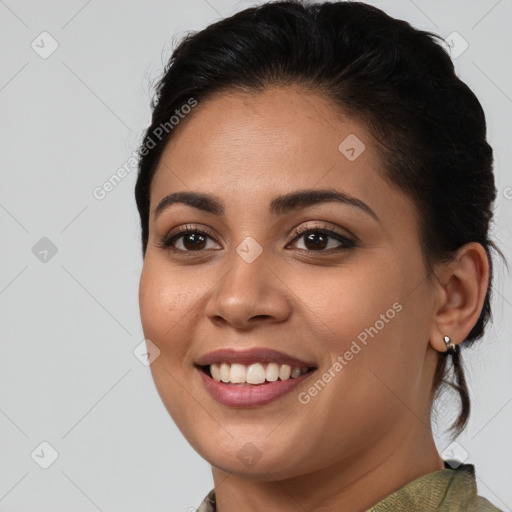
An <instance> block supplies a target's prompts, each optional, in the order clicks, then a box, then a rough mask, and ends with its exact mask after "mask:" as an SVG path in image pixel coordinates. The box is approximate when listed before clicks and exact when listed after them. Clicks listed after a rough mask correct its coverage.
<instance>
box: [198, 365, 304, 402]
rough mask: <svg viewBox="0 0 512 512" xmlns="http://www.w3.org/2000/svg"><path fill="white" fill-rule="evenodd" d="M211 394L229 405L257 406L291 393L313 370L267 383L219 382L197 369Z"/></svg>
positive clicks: (218, 400)
mask: <svg viewBox="0 0 512 512" xmlns="http://www.w3.org/2000/svg"><path fill="white" fill-rule="evenodd" d="M197 371H198V372H199V373H200V374H201V378H202V379H203V383H204V385H205V387H206V389H207V390H208V392H209V393H210V395H211V396H212V397H213V398H214V399H215V400H217V402H219V403H221V404H223V405H227V406H229V407H255V406H258V405H266V404H269V403H270V402H273V401H274V400H277V399H279V398H281V397H282V396H284V395H286V394H287V393H289V392H290V391H291V390H292V389H293V388H294V387H295V386H297V385H299V384H300V383H301V382H303V381H304V380H306V379H307V378H308V377H310V376H311V374H312V373H313V371H309V372H307V373H304V374H302V375H301V376H300V377H297V378H296V379H288V380H276V381H275V382H268V383H266V384H257V385H254V384H225V383H224V382H217V381H216V380H215V379H212V378H211V377H209V376H208V375H207V374H206V373H205V372H204V371H202V370H200V369H197Z"/></svg>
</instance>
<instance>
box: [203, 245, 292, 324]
mask: <svg viewBox="0 0 512 512" xmlns="http://www.w3.org/2000/svg"><path fill="white" fill-rule="evenodd" d="M276 270H277V269H276ZM287 290H288V288H287V285H286V284H285V283H284V282H283V281H282V280H281V279H280V278H279V277H278V276H277V274H276V272H275V270H274V269H272V268H271V267H270V263H269V261H268V259H267V258H266V257H265V256H264V253H263V254H262V255H260V256H259V257H258V258H257V259H256V260H255V261H253V262H251V263H248V262H247V261H245V260H244V259H243V258H241V257H240V256H239V255H238V254H237V253H234V254H233V256H232V258H230V261H229V263H228V268H227V270H226V271H225V273H224V274H223V277H222V278H221V279H220V280H219V281H218V282H217V284H216V285H215V287H214V288H213V289H212V290H211V294H210V297H209V300H208V302H207V304H206V310H205V313H206V315H207V317H208V318H209V319H210V320H211V321H212V322H213V323H214V324H216V325H218V326H221V325H223V324H224V325H231V326H232V327H234V328H236V329H242V330H250V329H252V328H254V327H255V326H256V325H259V324H261V323H265V324H269V323H280V322H283V321H285V320H286V319H287V318H288V317H289V316H290V311H291V301H290V299H289V294H287Z"/></svg>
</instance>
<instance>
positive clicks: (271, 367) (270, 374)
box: [265, 363, 279, 382]
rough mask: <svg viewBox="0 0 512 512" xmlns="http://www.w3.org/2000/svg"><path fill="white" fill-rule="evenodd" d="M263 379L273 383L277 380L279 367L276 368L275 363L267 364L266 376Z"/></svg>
mask: <svg viewBox="0 0 512 512" xmlns="http://www.w3.org/2000/svg"><path fill="white" fill-rule="evenodd" d="M265 378H266V379H267V380H268V381H269V382H275V381H276V380H277V379H278V378H279V366H277V363H268V364H267V375H266V377H265Z"/></svg>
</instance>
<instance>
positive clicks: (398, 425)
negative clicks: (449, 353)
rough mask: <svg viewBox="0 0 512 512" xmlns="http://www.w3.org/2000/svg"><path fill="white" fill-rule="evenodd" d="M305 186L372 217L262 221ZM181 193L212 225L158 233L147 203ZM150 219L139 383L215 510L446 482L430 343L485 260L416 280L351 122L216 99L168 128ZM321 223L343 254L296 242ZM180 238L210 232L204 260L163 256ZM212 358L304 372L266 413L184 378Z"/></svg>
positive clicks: (474, 297)
mask: <svg viewBox="0 0 512 512" xmlns="http://www.w3.org/2000/svg"><path fill="white" fill-rule="evenodd" d="M350 134H355V135H356V136H357V137H358V138H359V139H360V140H361V141H362V142H363V143H364V144H365V150H364V151H363V152H362V153H361V154H360V155H359V156H358V157H357V158H356V159H355V160H354V161H350V160H348V159H347V158H346V157H345V156H344V155H343V154H342V153H341V152H340V150H339V149H338V146H339V145H340V143H341V142H342V141H343V140H344V139H345V138H346V137H347V136H348V135H350ZM310 188H312V189H335V190H337V191H339V192H343V193H345V194H349V195H350V196H353V197H355V198H357V199H359V200H361V201H364V203H366V204H367V205H368V206H369V207H370V208H371V210H372V211H373V212H374V213H375V215H376V216H377V218H378V219H375V218H373V217H372V215H370V214H368V213H367V212H365V211H364V210H362V209H360V208H357V207H354V206H351V205H348V204H342V203H337V202H332V201H331V202H326V203H322V204H316V205H312V206H308V207H304V208H300V209H298V210H296V211H290V212H288V213H286V214H284V215H273V214H271V213H269V211H268V208H269V204H270V202H271V200H272V199H273V198H274V197H276V196H278V195H281V194H286V193H289V192H294V191H297V190H301V189H310ZM178 191H195V192H204V193H209V194H212V195H215V196H217V197H218V198H219V199H220V200H222V201H223V203H224V205H225V213H224V215H222V216H217V215H214V214H212V213H207V212H204V211H201V210H199V209H196V208H193V207H191V206H189V205H185V204H181V203H175V204H173V205H171V206H169V207H168V208H167V209H165V210H163V211H162V212H161V214H160V215H159V216H158V217H157V218H156V219H155V218H154V210H155V208H156V205H157V204H158V203H159V201H160V200H161V199H162V198H164V197H165V196H166V195H167V194H169V193H172V192H178ZM150 208H151V218H150V224H149V243H148V247H147V253H146V255H145V259H144V265H143V271H142V275H141V280H140V294H139V300H140V312H141V320H142V325H143V330H144V335H145V337H146V338H147V339H150V340H151V341H152V342H153V343H154V344H155V345H157V346H158V348H159V349H160V351H161V352H160V355H159V357H158V358H157V359H155V361H154V362H153V363H152V364H151V371H152V375H153V378H154V381H155V384H156V387H157V390H158V392H159V394H160V396H161V398H162V401H163V403H164V404H165V406H166V408H167V410H168V411H169V413H170V414H171V416H172V418H173V419H174V421H175V422H176V424H177V426H178V427H179V429H180V430H181V432H182V433H183V435H184V436H185V437H186V438H187V440H188V441H189V442H190V444H191V445H192V446H193V447H194V449H195V450H197V452H198V453H199V454H200V455H201V456H202V457H204V458H205V459H206V460H207V461H208V462H209V463H210V464H211V465H212V471H213V477H214V482H215V487H216V494H217V507H218V510H219V511H220V512H234V511H235V510H236V511H238V510H253V511H269V510H271V511H274V510H279V511H284V512H288V511H290V512H291V511H296V510H308V511H315V512H320V511H328V510H329V511H331V510H350V511H359V510H365V509H367V508H368V507H370V506H372V505H374V504H376V503H377V502H379V501H380V500H382V499H383V498H384V497H386V496H387V495H389V494H390V493H392V492H393V491H395V490H397V489H398V488H400V487H401V486H403V485H405V484H406V483H407V482H410V481H411V480H413V479H415V478H418V477H420V476H422V475H424V474H426V473H430V472H433V471H438V470H441V469H443V463H442V460H441V458H440V457H439V454H438V452H437V450H436V447H435V445H434V441H433V438H432V433H431V428H430V420H429V411H430V405H431V395H430V391H431V384H432V380H433V375H434V368H435V363H436V360H437V357H438V355H439V352H444V351H445V346H444V343H443V336H444V335H449V336H450V337H451V338H452V339H453V341H454V342H459V341H460V340H463V339H464V338H465V337H466V335H467V334H468V333H469V331H470V329H471V327H472V326H473V325H474V324H475V322H476V321H477V319H478V315H479V313H480V310H481V307H482V304H483V300H484V296H485V291H486V289H487V285H488V279H489V268H488V261H487V258H486V255H485V251H484V249H483V248H482V247H481V246H480V245H479V244H477V243H472V244H467V245H466V246H464V247H462V248H461V249H460V250H459V252H458V253H457V254H456V255H455V257H454V259H453V260H452V261H450V262H447V263H443V264H438V265H437V266H436V267H435V274H434V275H428V273H427V270H426V266H425V262H424V257H423V254H422V252H421V247H420V241H419V229H418V215H419V213H418V211H417V210H416V207H415V204H414V203H413V202H412V200H411V199H410V198H409V197H408V196H407V195H406V194H405V193H404V192H402V191H401V190H400V189H398V188H397V187H395V186H394V185H393V184H391V183H390V182H389V181H388V179H387V178H386V177H385V176H384V173H383V162H382V159H381V156H380V154H379V153H378V151H377V149H376V143H375V141H374V140H373V139H372V137H371V135H370V134H369V132H368V130H367V129H366V127H365V126H364V124H362V123H361V122H358V121H357V120H355V119H352V118H349V117H347V116H345V115H343V113H342V112H340V111H339V110H335V109H334V108H333V105H332V104H331V103H330V102H329V101H328V100H327V99H325V98H323V97H321V96H319V95H317V94H315V93H314V92H311V91H307V90H305V89H301V88H300V87H298V86H281V87H277V86H274V87H271V88H268V89H266V90H265V91H264V92H260V93H242V92H230V93H226V92H224V93H222V94H218V95H215V96H213V97H212V98H210V99H209V100H208V101H205V102H203V103H200V104H199V105H198V106H197V107H196V108H195V109H194V111H193V113H192V114H191V115H189V116H188V117H187V118H186V119H185V120H183V121H181V123H180V125H179V126H178V127H177V131H176V133H174V134H173V138H171V140H170V142H169V143H168V145H167V147H166V148H165V151H164V153H163V155H162V158H161V161H160V163H159V167H158V169H157V172H156V175H155V177H154V180H153V183H152V188H151V196H150ZM325 223H328V228H329V229H331V230H332V231H334V232H335V233H338V234H340V235H342V236H345V237H347V238H349V239H350V240H352V241H355V246H353V247H352V246H351V244H347V245H343V247H345V248H344V249H343V250H339V251H337V252H336V251H333V250H330V249H331V248H336V247H340V242H339V241H337V239H336V238H334V237H329V238H327V239H326V240H328V243H329V245H328V246H327V247H326V248H324V249H322V248H320V249H318V248H315V246H314V245H313V246H312V245H311V244H308V243H307V239H306V238H305V236H304V235H302V236H299V237H297V236H296V235H295V234H294V233H293V229H294V228H298V229H299V230H305V229H310V228H318V227H323V225H324V224H325ZM184 225H190V226H192V228H199V229H203V230H205V229H206V230H207V231H208V232H209V233H210V234H211V238H207V239H206V240H207V243H206V244H205V245H204V248H202V249H201V250H200V251H193V250H191V249H190V247H193V246H192V245H191V244H190V243H188V245H186V246H185V245H183V244H184V241H185V240H184V237H181V238H178V239H177V240H176V241H175V246H176V250H175V251H173V250H172V249H171V248H162V247H160V244H161V241H162V239H163V238H165V237H166V235H169V234H172V233H174V231H175V229H176V228H178V227H179V226H184ZM248 236H250V237H252V238H253V239H254V240H256V241H257V242H258V244H259V245H260V246H261V248H262V250H263V252H262V253H261V255H260V256H258V257H257V258H256V259H255V261H253V262H252V263H247V262H246V261H245V260H244V259H243V258H242V257H240V256H239V254H238V253H237V252H236V248H237V246H239V244H240V243H241V242H242V241H243V240H244V239H245V238H246V237H248ZM188 242H190V237H189V238H188ZM316 247H318V246H316ZM187 248H188V249H189V252H188V253H187V254H184V252H185V250H186V249H187ZM308 248H309V249H310V253H309V254H308V253H307V249H308ZM179 249H181V250H182V252H179ZM322 251H323V252H322ZM187 255H188V257H187ZM396 303H398V304H399V305H400V306H401V310H400V312H397V313H396V315H394V318H393V319H391V320H389V321H388V322H386V323H385V325H384V327H383V328H381V329H380V330H379V331H378V334H377V335H374V337H373V338H371V337H369V338H368V342H367V345H366V346H363V345H362V349H361V350H360V351H359V352H358V353H357V355H355V356H354V358H353V359H352V360H351V361H349V362H348V364H346V365H345V366H344V367H343V369H342V370H341V371H339V372H337V373H336V376H335V377H334V378H332V380H331V381H330V382H329V383H328V385H326V386H325V387H324V388H323V389H322V390H321V392H319V393H318V394H317V395H316V396H314V397H312V398H311V400H310V402H309V403H307V404H302V403H300V401H299V400H298V395H299V393H300V392H304V391H306V392H307V390H308V389H309V388H310V387H311V385H312V384H313V383H314V381H316V380H317V379H318V378H321V376H322V374H324V373H325V372H326V371H328V369H329V368H330V367H332V364H333V363H334V362H335V361H336V360H337V357H338V356H340V355H341V356H343V354H345V352H346V351H347V350H349V348H350V346H351V344H352V342H353V341H354V340H357V336H358V335H359V334H360V333H361V332H362V331H364V330H365V328H368V327H370V326H374V325H375V324H376V321H377V320H379V319H380V318H381V315H382V314H384V315H385V314H386V311H388V310H389V309H390V308H392V306H393V304H396ZM360 345H361V344H360ZM224 347H234V348H240V349H249V348H253V347H271V348H275V349H276V350H280V351H282V352H285V353H287V354H290V355H292V356H294V357H296V358H298V359H301V360H306V361H314V362H315V366H316V367H317V370H316V372H315V373H314V374H313V375H312V376H311V377H310V378H309V379H307V380H306V381H304V382H302V383H301V384H300V385H299V386H298V387H296V388H295V389H294V390H293V391H292V392H290V393H289V394H287V395H286V396H284V397H282V398H280V399H279V400H277V401H274V402H272V403H270V404H268V405H265V406H261V407H253V408H243V409H239V408H238V409H237V408H231V407H227V406H225V405H221V404H219V403H218V402H216V401H215V400H214V399H213V398H212V397H211V396H210V395H209V394H208V392H207V391H206V389H205V388H204V385H203V383H202V380H201V378H200V375H199V373H198V370H197V369H196V368H195V367H194V361H195V360H197V358H198V357H199V356H201V355H203V354H205V353H207V352H210V351H213V350H216V349H219V348H224ZM246 443H252V445H254V447H256V448H255V450H256V452H257V453H258V454H259V459H258V460H256V462H255V463H254V464H253V465H251V466H248V465H246V464H244V463H243V462H242V461H241V460H240V458H239V457H238V454H239V453H240V451H241V453H244V450H247V445H246ZM244 447H245V448H244Z"/></svg>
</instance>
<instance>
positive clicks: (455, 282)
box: [430, 242, 490, 352]
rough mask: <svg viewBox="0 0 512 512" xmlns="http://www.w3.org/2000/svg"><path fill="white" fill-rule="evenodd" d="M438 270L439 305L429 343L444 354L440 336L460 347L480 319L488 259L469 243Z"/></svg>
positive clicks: (478, 247) (487, 284)
mask: <svg viewBox="0 0 512 512" xmlns="http://www.w3.org/2000/svg"><path fill="white" fill-rule="evenodd" d="M438 270H439V272H437V273H438V274H439V277H440V279H439V286H440V287H441V290H440V292H441V296H442V301H441V304H440V306H439V307H438V309H437V311H436V312H435V315H434V324H433V326H432V333H431V337H430V343H431V345H432V347H433V348H434V349H435V350H437V351H439V352H445V351H446V345H445V343H444V341H443V339H444V336H449V337H450V338H451V339H452V343H454V344H458V343H460V342H461V341H463V340H464V339H466V337H467V336H468V334H469V332H470V331H471V329H472V328H473V327H474V325H475V324H476V322H477V321H478V318H479V317H480V313H481V311H482V307H483V304H484V300H485V296H486V294H487V288H488V286H489V276H490V267H489V259H488V257H487V253H486V252H485V249H484V248H483V246H482V245H481V244H479V243H477V242H470V243H468V244H466V245H464V246H462V247H461V248H460V249H459V250H458V251H457V254H456V255H455V257H454V258H453V260H450V261H449V262H447V263H443V264H441V268H439V269H438Z"/></svg>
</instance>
